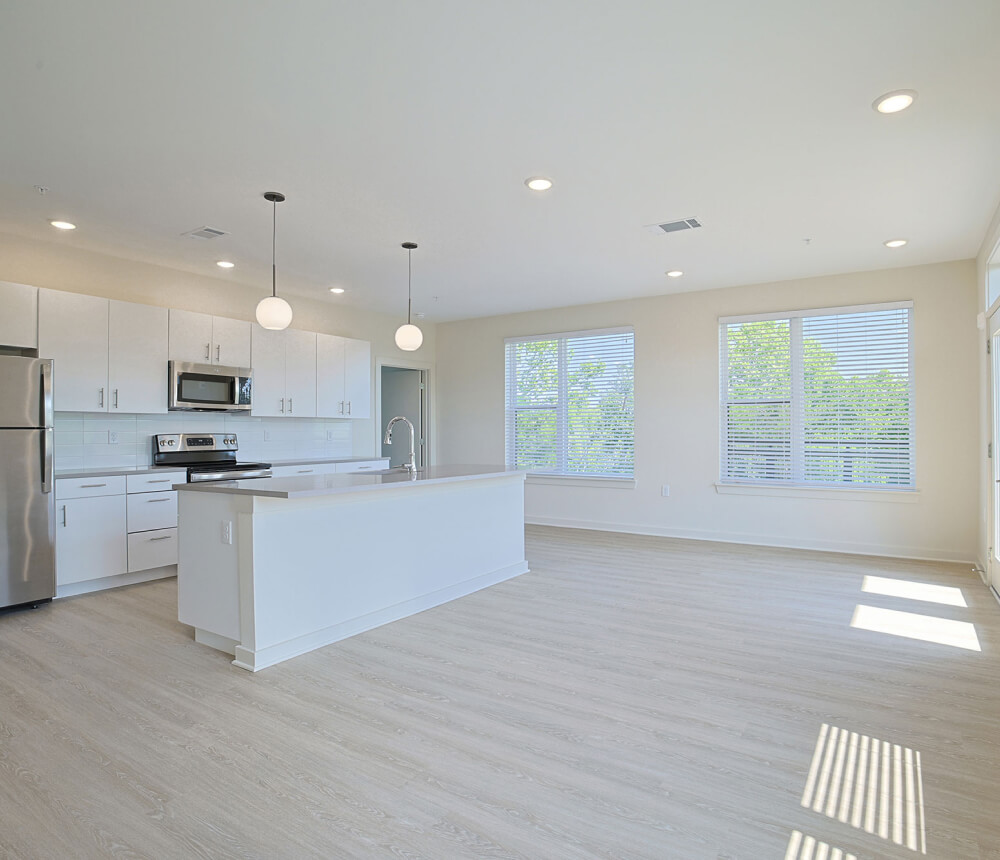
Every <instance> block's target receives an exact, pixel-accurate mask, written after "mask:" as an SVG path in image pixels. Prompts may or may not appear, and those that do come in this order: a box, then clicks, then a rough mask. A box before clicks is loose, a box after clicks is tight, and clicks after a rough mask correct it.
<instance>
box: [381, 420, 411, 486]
mask: <svg viewBox="0 0 1000 860" xmlns="http://www.w3.org/2000/svg"><path fill="white" fill-rule="evenodd" d="M397 421H405V422H406V426H407V427H409V428H410V460H409V462H408V463H403V468H404V469H406V471H407V472H409V473H410V474H411V475H414V474H416V471H417V463H416V459H417V455H416V452H415V451H414V450H413V445H414V436H415V435H416V434H415V433H414V432H413V424H412V423H411V422H410V419H409V418H406V417H404V416H403V415H397V416H396V417H395V418H393V419H392V420H391V421H390V422H389V423H388V424H386V426H385V439H383V440H382V441H383V444H385V445H388V444H389V443H390V442H392V427H393V425H394V424H395V423H396V422H397Z"/></svg>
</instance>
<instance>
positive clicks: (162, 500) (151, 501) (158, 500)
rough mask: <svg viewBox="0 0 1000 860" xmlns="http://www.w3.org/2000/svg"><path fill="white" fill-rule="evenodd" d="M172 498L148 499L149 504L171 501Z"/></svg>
mask: <svg viewBox="0 0 1000 860" xmlns="http://www.w3.org/2000/svg"><path fill="white" fill-rule="evenodd" d="M169 501H170V499H146V502H147V503H148V504H150V505H151V504H153V502H169Z"/></svg>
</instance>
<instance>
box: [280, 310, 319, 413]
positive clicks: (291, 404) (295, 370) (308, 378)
mask: <svg viewBox="0 0 1000 860" xmlns="http://www.w3.org/2000/svg"><path fill="white" fill-rule="evenodd" d="M285 397H286V398H287V399H288V403H287V404H286V408H287V412H286V414H288V415H291V416H292V417H298V418H315V417H316V332H314V331H299V330H298V329H292V328H290V329H286V330H285Z"/></svg>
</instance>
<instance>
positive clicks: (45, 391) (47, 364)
mask: <svg viewBox="0 0 1000 860" xmlns="http://www.w3.org/2000/svg"><path fill="white" fill-rule="evenodd" d="M39 406H40V409H41V415H40V416H39V418H40V419H41V424H42V427H51V426H52V423H53V415H52V362H51V361H43V362H42V397H41V403H40V404H39Z"/></svg>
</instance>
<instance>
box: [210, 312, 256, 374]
mask: <svg viewBox="0 0 1000 860" xmlns="http://www.w3.org/2000/svg"><path fill="white" fill-rule="evenodd" d="M212 343H213V346H212V364H223V365H226V366H228V367H250V366H251V364H250V323H248V322H247V321H246V320H231V319H229V318H228V317H212Z"/></svg>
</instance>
